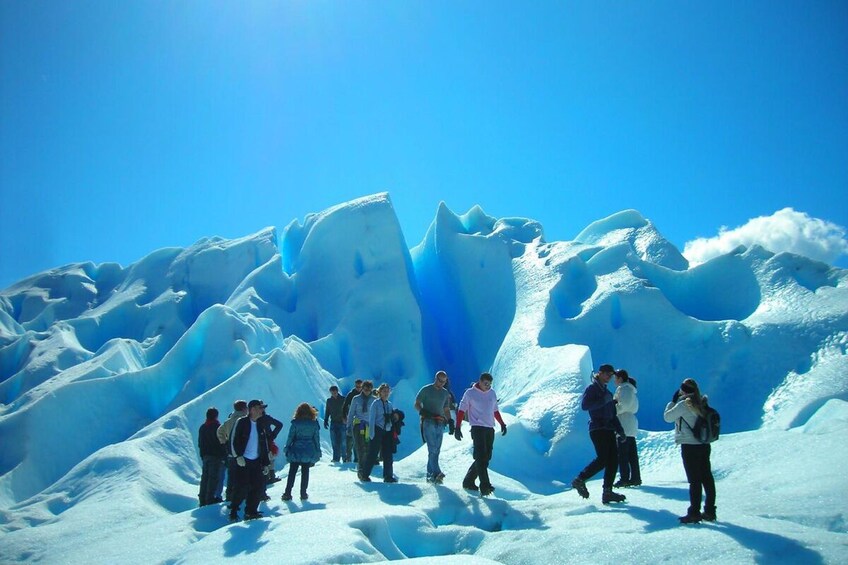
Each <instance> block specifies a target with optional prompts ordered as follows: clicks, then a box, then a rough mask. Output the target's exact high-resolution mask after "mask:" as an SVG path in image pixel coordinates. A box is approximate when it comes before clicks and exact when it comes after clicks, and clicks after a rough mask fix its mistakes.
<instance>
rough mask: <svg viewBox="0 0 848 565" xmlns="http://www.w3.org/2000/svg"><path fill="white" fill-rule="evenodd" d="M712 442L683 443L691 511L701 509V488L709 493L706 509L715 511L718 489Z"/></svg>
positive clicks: (681, 448) (682, 452)
mask: <svg viewBox="0 0 848 565" xmlns="http://www.w3.org/2000/svg"><path fill="white" fill-rule="evenodd" d="M711 451H712V450H711V448H710V444H708V443H705V444H699V445H685V444H684V445H681V446H680V453H681V455H682V456H683V468H684V469H685V470H686V480H687V481H689V513H690V514H693V513H695V512H700V510H701V489H702V488H703V490H704V492H705V493H706V495H707V500H706V503H705V504H704V510H708V511H712V512H715V500H716V489H715V479H713V470H712V467H711V465H710V452H711Z"/></svg>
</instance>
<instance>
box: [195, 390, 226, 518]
mask: <svg viewBox="0 0 848 565" xmlns="http://www.w3.org/2000/svg"><path fill="white" fill-rule="evenodd" d="M219 427H220V423H219V422H218V409H217V408H214V407H213V408H209V409H208V410H207V411H206V421H205V422H204V423H203V425H202V426H200V430H198V433H197V445H198V447H199V448H200V459H201V460H202V461H203V470H202V472H201V475H200V492H199V493H198V498H199V499H200V505H201V506H206V505H207V504H215V503H216V502H221V499H220V498H219V495H218V492H217V491H218V485H219V483H220V478H221V474H222V473H223V472H224V466H225V465H226V463H227V450H226V447H225V446H224V445H223V444H221V442H220V441H218V436H217V433H216V432H217V431H218V428H219Z"/></svg>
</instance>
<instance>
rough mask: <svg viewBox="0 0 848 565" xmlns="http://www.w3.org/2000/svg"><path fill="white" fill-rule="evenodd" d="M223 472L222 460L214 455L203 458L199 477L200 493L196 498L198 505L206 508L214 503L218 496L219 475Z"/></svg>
mask: <svg viewBox="0 0 848 565" xmlns="http://www.w3.org/2000/svg"><path fill="white" fill-rule="evenodd" d="M223 472H224V459H223V458H222V457H216V456H214V455H204V456H203V472H202V473H201V475H200V492H199V493H198V498H199V499H200V505H201V506H206V505H207V504H212V503H213V502H214V501H215V497H216V496H218V484H219V483H220V482H221V474H222V473H223Z"/></svg>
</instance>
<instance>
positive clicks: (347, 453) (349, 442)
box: [342, 426, 354, 463]
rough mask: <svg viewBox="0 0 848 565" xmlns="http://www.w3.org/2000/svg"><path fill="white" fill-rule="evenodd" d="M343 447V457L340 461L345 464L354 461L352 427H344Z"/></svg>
mask: <svg viewBox="0 0 848 565" xmlns="http://www.w3.org/2000/svg"><path fill="white" fill-rule="evenodd" d="M344 439H345V445H344V456H343V457H342V459H343V460H344V462H345V463H347V462H348V461H354V458H353V453H354V452H353V427H352V426H345V438H344Z"/></svg>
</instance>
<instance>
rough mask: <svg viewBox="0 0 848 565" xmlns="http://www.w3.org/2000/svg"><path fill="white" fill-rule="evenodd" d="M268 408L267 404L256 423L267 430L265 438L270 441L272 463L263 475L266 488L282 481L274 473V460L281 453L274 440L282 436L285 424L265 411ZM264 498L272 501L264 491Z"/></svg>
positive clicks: (269, 449)
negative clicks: (281, 432)
mask: <svg viewBox="0 0 848 565" xmlns="http://www.w3.org/2000/svg"><path fill="white" fill-rule="evenodd" d="M266 408H268V405H267V404H266V405H265V406H263V407H262V415H261V416H259V419H258V420H257V421H256V423H257V424H259V425H260V426H262V427H263V428H265V437H266V438H267V441H268V456H269V458H270V459H271V463H270V464H268V466H266V467H265V468H264V469H263V473H264V474H265V486H266V487H267V486H268V485H270V484H274V483H276V482H277V481H279V480H280V479H278V478H277V476H276V474H275V473H274V459H275V457H276V456H277V452H278V451H279V449H278V448H277V444H275V443H274V440H275V439H277V436H278V435H280V431H282V429H283V423H282V422H281V421H279V420H278V419H276V418H274V417H273V416H271V415H270V414H268V413H267V412H266V411H265V409H266ZM262 498H263V500H270V497H269V496H268V493H267V492H265V491H264V489H263V492H262Z"/></svg>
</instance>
